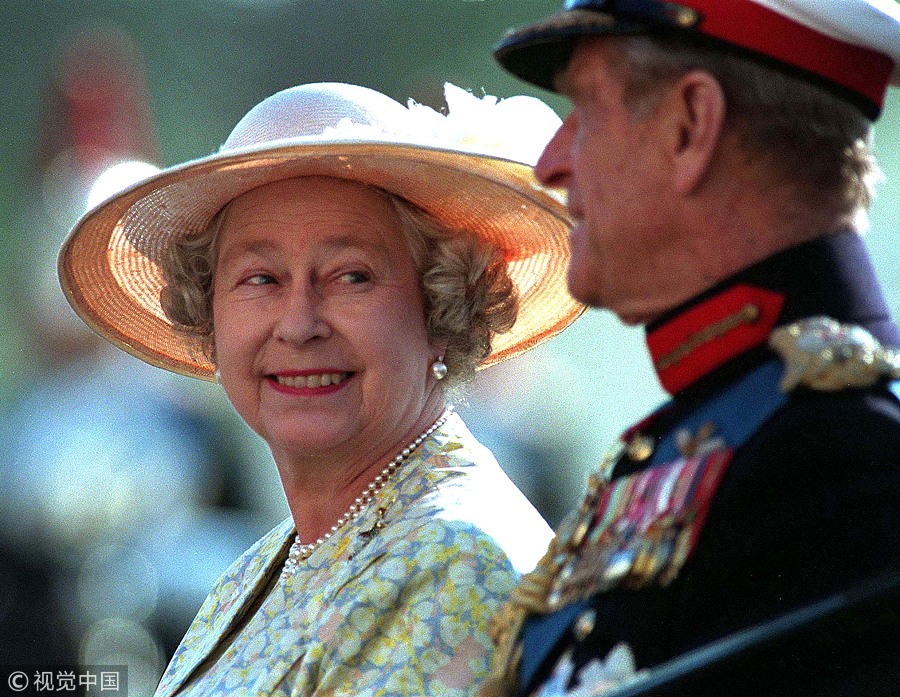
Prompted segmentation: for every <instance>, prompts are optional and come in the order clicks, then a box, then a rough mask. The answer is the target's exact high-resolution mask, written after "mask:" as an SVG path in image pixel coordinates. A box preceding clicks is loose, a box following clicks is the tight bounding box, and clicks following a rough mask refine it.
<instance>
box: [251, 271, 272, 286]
mask: <svg viewBox="0 0 900 697" xmlns="http://www.w3.org/2000/svg"><path fill="white" fill-rule="evenodd" d="M244 283H246V284H247V285H250V286H264V285H267V284H269V283H275V278H274V276H270V275H269V274H267V273H257V274H254V275H252V276H248V277H247V279H246V280H245V281H244Z"/></svg>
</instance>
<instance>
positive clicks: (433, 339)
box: [60, 83, 581, 696]
mask: <svg viewBox="0 0 900 697" xmlns="http://www.w3.org/2000/svg"><path fill="white" fill-rule="evenodd" d="M447 96H448V103H450V107H451V109H450V113H449V115H447V116H444V115H442V114H439V113H437V112H435V111H433V110H430V109H428V108H427V107H423V106H420V105H417V104H415V103H411V104H410V105H409V106H408V107H404V106H403V105H401V104H399V103H397V102H395V101H393V100H392V99H390V98H388V97H386V96H384V95H382V94H380V93H378V92H374V91H372V90H368V89H366V88H362V87H356V86H351V85H342V84H335V83H325V84H313V85H304V86H301V87H296V88H292V89H289V90H285V91H283V92H280V93H278V94H276V95H274V96H272V97H270V98H268V99H266V100H264V101H263V102H262V103H260V104H259V105H257V106H256V107H254V108H253V109H252V110H251V111H250V112H249V113H248V114H247V115H246V116H245V117H244V118H243V119H242V120H241V121H240V123H239V124H238V125H237V126H236V128H235V129H234V131H233V132H232V134H231V135H230V136H229V138H228V140H227V141H226V143H225V145H224V146H223V147H222V149H221V150H220V151H219V152H218V153H217V154H215V155H212V156H209V157H207V158H203V159H200V160H196V161H194V162H190V163H187V164H185V165H182V166H179V167H174V168H171V169H169V170H165V171H163V172H161V173H159V174H157V175H155V176H152V177H150V178H149V179H147V180H145V181H143V182H141V183H139V184H136V185H135V186H133V187H131V188H130V189H128V190H126V191H124V192H122V193H120V194H117V195H116V196H114V197H113V198H111V199H109V200H107V201H106V202H104V203H102V204H100V205H99V206H97V207H96V208H94V209H93V210H92V211H90V212H89V213H88V214H87V215H86V216H85V217H84V218H83V219H82V220H81V221H80V222H79V223H78V224H77V225H76V227H75V229H74V230H73V231H72V234H71V235H70V237H69V239H68V240H67V242H66V245H65V246H64V248H63V251H62V253H61V256H60V277H61V281H62V285H63V288H64V290H65V292H66V295H67V297H68V298H69V300H70V302H71V303H72V304H73V306H74V307H75V309H76V310H77V311H78V312H79V314H80V315H81V316H82V317H83V318H84V319H85V321H86V322H87V323H88V324H89V325H91V326H92V327H93V328H94V329H95V330H97V331H98V332H99V333H100V334H102V335H103V336H105V337H107V338H108V339H110V340H111V341H113V342H114V343H116V344H117V345H119V346H121V347H122V348H124V349H125V350H127V351H129V352H131V353H133V354H134V355H136V356H138V357H140V358H142V359H143V360H146V361H148V362H150V363H153V364H154V365H158V366H160V367H163V368H167V369H170V370H174V371H177V372H181V373H184V374H188V375H193V376H196V377H201V378H207V379H209V378H212V377H213V376H215V379H217V380H218V381H219V382H220V383H221V385H222V387H223V388H224V390H225V393H226V395H227V396H228V399H229V400H230V401H231V403H232V404H233V405H234V408H235V410H236V411H237V413H238V414H239V415H240V416H241V417H242V418H243V419H244V420H245V421H246V422H247V424H249V426H250V427H251V428H252V429H253V430H254V431H256V433H258V434H259V435H260V436H261V437H262V438H263V439H264V440H265V441H266V443H267V444H268V445H269V447H270V449H271V451H272V455H273V457H274V460H275V464H276V466H277V468H278V472H279V474H280V478H281V481H282V484H283V486H284V492H285V494H286V497H287V501H288V504H289V507H290V511H291V517H290V518H289V519H288V520H286V521H285V522H284V523H283V524H281V525H279V526H277V527H276V528H275V529H274V530H272V531H271V532H270V533H268V534H267V535H266V536H265V537H263V539H262V540H260V541H259V542H258V543H257V544H256V545H254V546H253V547H252V548H251V549H250V550H249V551H247V552H246V553H245V554H244V556H242V557H241V558H240V559H238V560H237V561H236V562H235V563H234V564H233V565H232V566H231V568H229V569H228V570H227V571H226V572H225V574H224V575H223V576H222V578H221V579H220V580H219V582H218V583H217V585H216V586H215V588H214V589H213V590H212V592H211V593H210V595H209V597H208V598H207V600H206V602H205V603H204V605H203V607H202V608H201V609H200V612H199V614H198V615H197V618H196V619H195V621H194V623H193V625H192V626H191V628H190V629H189V630H188V633H187V635H186V636H185V637H184V640H183V641H182V643H181V646H180V647H179V648H178V650H177V652H176V653H175V656H174V657H173V659H172V662H171V664H170V665H169V668H168V670H167V671H166V673H165V675H164V676H163V679H162V681H161V683H160V686H159V689H158V691H157V694H158V695H161V696H167V695H175V694H179V695H224V694H228V695H237V694H246V695H251V694H252V695H276V694H277V695H348V696H350V695H354V696H358V695H384V696H389V695H441V696H450V695H467V694H472V693H474V691H475V689H476V687H477V685H478V683H479V682H480V681H481V680H482V679H483V678H485V677H486V676H487V675H488V672H489V663H490V658H491V651H492V649H491V642H490V640H489V639H488V636H487V631H486V630H487V625H488V620H489V619H490V617H491V615H492V614H493V613H494V611H495V610H496V609H497V608H498V606H499V605H500V603H501V602H502V601H503V600H504V599H505V597H506V596H507V594H508V592H509V591H510V590H511V588H512V587H513V585H514V583H515V581H516V579H517V576H518V575H519V574H520V573H522V572H524V571H527V570H529V569H530V568H531V567H532V566H533V565H534V563H535V562H536V561H537V558H538V557H539V556H540V555H541V553H542V552H543V550H544V548H545V546H546V544H547V542H548V540H549V538H550V531H549V529H548V528H547V526H546V525H545V523H544V522H543V520H542V519H541V518H540V516H539V515H538V514H537V512H536V511H535V510H534V509H533V508H532V506H531V505H530V504H529V503H528V501H527V500H526V499H525V498H524V497H523V496H522V495H521V493H520V492H519V491H518V490H517V489H516V488H515V486H514V485H513V484H512V483H511V482H510V481H509V480H508V479H507V478H506V476H505V475H504V474H503V472H502V470H500V468H499V467H498V465H497V463H496V462H495V460H494V459H493V457H492V456H491V454H490V453H489V452H488V451H487V450H486V449H485V448H484V447H482V446H481V445H479V444H478V442H477V441H475V439H474V438H473V437H472V435H471V434H470V433H469V432H468V431H467V429H466V427H465V426H464V424H463V423H462V421H461V419H460V418H459V416H457V415H455V414H454V413H453V411H452V397H453V395H454V394H455V393H456V392H457V391H458V389H459V388H460V386H461V385H463V384H464V383H465V382H466V381H468V380H470V379H471V378H472V376H473V375H474V372H475V370H476V369H477V368H479V367H484V366H487V365H490V364H492V363H496V362H497V361H499V360H503V359H505V358H509V357H511V356H515V355H517V354H519V353H521V352H523V351H525V350H527V349H528V348H530V347H532V346H534V345H535V344H536V343H538V342H540V341H542V340H544V339H546V338H548V337H550V336H552V335H553V334H555V333H557V332H559V331H561V330H562V329H563V328H564V327H565V326H566V325H567V324H568V323H570V322H571V321H572V320H574V318H575V317H576V316H577V315H578V313H579V312H580V309H581V308H580V307H579V306H578V305H577V304H576V303H575V302H574V301H573V300H572V299H571V298H570V297H569V296H568V294H567V292H566V290H565V267H566V261H567V255H568V252H567V232H568V219H567V217H566V214H565V210H564V208H563V207H562V205H561V204H560V203H559V201H558V200H557V198H555V197H554V196H553V195H551V193H550V192H546V191H544V190H542V189H541V188H540V187H538V186H537V185H536V184H535V183H534V180H533V179H532V175H531V172H530V167H529V166H527V165H526V164H522V162H521V161H526V162H527V161H528V160H529V159H531V158H532V157H533V156H535V155H536V154H537V153H538V152H539V151H540V149H541V146H542V145H543V141H544V140H546V139H548V138H549V137H550V135H552V132H553V129H554V128H555V126H556V125H557V123H558V120H557V119H556V117H555V115H553V114H552V112H550V110H549V108H547V107H545V106H544V105H542V104H541V103H540V102H537V100H532V99H531V98H524V97H522V98H512V99H509V100H504V101H502V102H499V103H498V102H496V100H493V98H485V99H481V100H479V99H476V98H474V97H472V96H471V95H469V94H468V93H464V92H462V91H461V90H458V88H453V87H452V86H448V92H447ZM460 114H462V115H461V116H460ZM536 122H537V127H538V130H541V128H540V127H541V125H543V128H542V131H543V136H544V137H542V138H539V139H538V141H537V142H530V143H525V145H526V146H528V147H527V151H526V150H522V149H521V148H520V147H518V144H517V137H516V136H514V135H511V132H512V131H513V130H514V129H515V127H520V128H521V127H525V128H535V127H536ZM482 131H486V132H487V133H488V138H487V141H488V142H487V143H484V142H483V141H484V139H481V141H480V140H479V133H480V132H482ZM485 150H487V151H489V152H490V153H491V154H487V153H486V152H485ZM494 153H497V154H501V155H504V156H505V157H504V158H501V157H496V156H494ZM515 160H521V161H515ZM148 493H150V492H148Z"/></svg>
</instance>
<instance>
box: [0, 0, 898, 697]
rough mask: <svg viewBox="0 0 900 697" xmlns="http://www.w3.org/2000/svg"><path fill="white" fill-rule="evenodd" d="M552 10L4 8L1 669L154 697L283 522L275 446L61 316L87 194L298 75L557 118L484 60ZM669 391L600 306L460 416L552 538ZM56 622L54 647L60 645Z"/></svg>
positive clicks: (884, 134)
mask: <svg viewBox="0 0 900 697" xmlns="http://www.w3.org/2000/svg"><path fill="white" fill-rule="evenodd" d="M558 7H559V3H558V2H557V0H292V1H287V0H243V1H241V0H155V1H151V0H120V1H118V2H112V1H103V0H80V1H79V0H59V1H57V2H49V1H47V0H36V1H34V2H6V3H3V4H2V6H0V28H2V32H3V41H2V42H0V75H2V88H0V115H2V118H0V172H2V177H0V274H2V277H3V279H4V280H5V282H4V283H0V423H2V424H3V425H2V426H0V438H2V439H3V440H0V533H2V538H0V541H2V543H3V546H4V549H6V550H7V551H5V552H4V554H5V555H6V556H5V557H4V560H5V559H9V560H11V561H9V562H8V563H7V566H6V568H7V571H5V572H3V571H0V656H3V657H5V658H6V660H7V662H15V661H16V660H23V661H25V660H30V661H32V662H34V661H52V660H60V661H62V660H77V661H81V662H83V663H93V664H114V663H126V664H127V665H128V666H129V671H130V680H131V683H132V690H131V692H130V694H133V695H140V694H150V693H152V687H153V686H154V685H155V681H156V679H157V677H158V675H159V673H160V672H161V670H162V667H163V666H164V665H165V662H166V660H167V658H168V655H169V654H170V653H171V650H172V649H173V648H174V645H175V643H177V641H178V639H179V638H180V636H181V633H183V631H184V629H185V628H186V623H187V622H188V621H189V620H190V619H191V617H192V616H193V614H194V612H196V609H197V607H198V606H199V603H200V602H201V601H202V599H203V597H204V596H205V593H206V591H207V590H208V589H209V587H210V585H211V584H212V582H213V580H214V579H215V577H216V576H217V574H218V573H220V572H221V571H222V570H223V569H224V568H225V566H227V564H228V563H229V562H230V561H231V560H232V559H233V558H234V557H236V556H237V554H238V553H239V552H240V551H241V550H242V549H243V548H244V547H246V546H247V545H249V544H250V543H251V542H252V541H253V540H255V539H256V538H257V537H258V536H259V535H261V534H262V533H263V532H265V530H267V529H268V528H269V527H270V526H271V525H272V524H274V523H275V522H277V521H278V520H279V519H281V518H282V517H283V516H285V515H286V507H285V504H284V500H283V495H282V493H281V489H280V486H279V484H278V482H277V479H276V477H275V472H274V466H273V465H272V464H271V463H270V461H269V458H268V454H267V452H266V451H265V449H264V448H263V447H262V446H261V444H260V443H259V442H258V441H257V440H256V439H255V437H251V435H250V434H249V433H248V432H247V431H246V430H245V429H244V428H243V427H242V425H241V424H240V423H238V420H237V418H236V417H235V416H234V415H233V414H232V412H231V410H230V408H229V407H228V405H227V403H226V402H225V400H224V399H223V397H222V395H221V394H220V393H219V392H218V390H217V389H216V388H215V387H214V386H210V385H206V384H200V383H196V382H193V381H190V380H187V379H184V378H180V377H177V376H168V375H156V373H161V371H153V370H149V369H145V368H144V366H143V365H142V364H139V362H137V361H136V360H135V359H132V358H131V357H129V356H126V355H124V354H122V353H121V352H115V351H110V350H108V349H107V348H106V347H104V346H102V345H100V344H99V343H98V342H96V341H94V339H93V338H92V337H91V336H90V335H89V334H87V333H86V331H85V330H84V329H83V327H82V326H81V325H80V324H79V323H78V321H77V319H75V318H74V316H73V314H72V313H71V311H70V310H69V309H68V306H67V305H66V304H65V302H64V300H63V299H62V297H61V294H60V292H59V291H58V289H57V285H56V278H55V270H54V266H53V265H54V258H55V253H56V250H57V249H58V247H59V245H60V243H61V242H62V239H63V237H64V235H65V233H66V231H67V230H68V228H69V227H70V226H71V224H72V223H73V222H74V221H75V220H76V219H77V217H78V216H79V215H80V214H81V213H82V212H83V210H84V209H85V206H86V201H87V191H88V189H89V186H90V183H91V181H92V178H93V177H94V176H96V174H98V173H99V171H101V170H102V168H103V167H105V166H107V165H108V164H111V163H112V162H113V161H115V160H116V159H129V158H140V159H144V160H148V161H151V162H153V163H154V164H156V165H158V166H167V165H171V164H175V163H178V162H181V161H184V160H187V159H192V158H195V157H199V156H202V155H205V154H209V153H211V152H213V151H214V150H215V149H217V148H218V146H219V145H220V144H221V143H222V142H223V141H224V139H225V138H226V136H227V135H228V133H229V132H230V130H231V128H232V127H233V126H234V124H235V123H236V122H237V121H238V120H239V119H240V117H241V116H243V114H244V113H245V112H246V111H247V110H248V109H249V108H250V107H251V106H253V105H254V104H256V103H257V102H259V101H260V100H261V99H263V98H264V97H266V96H268V95H270V94H272V93H274V92H276V91H278V90H280V89H282V88H285V87H288V86H291V85H295V84H300V83H304V82H315V81H343V82H351V83H357V84H362V85H366V86H369V87H373V88H376V89H378V90H381V91H383V92H385V93H386V94H388V95H390V96H392V97H394V98H396V99H398V100H400V101H405V100H406V99H407V98H408V97H412V98H414V99H415V100H417V101H419V102H423V103H426V104H429V105H431V106H434V107H436V108H440V107H441V106H442V105H443V98H442V85H443V83H444V81H450V82H453V83H455V84H457V85H459V86H461V87H464V88H467V89H470V90H472V91H474V92H475V93H476V94H479V95H480V94H482V93H487V94H493V95H497V96H500V97H506V96H511V95H514V94H532V95H538V96H541V97H543V98H545V99H546V100H547V101H548V102H549V103H550V104H551V106H553V107H554V108H555V109H556V110H557V111H558V112H559V113H560V114H561V115H564V114H565V109H566V106H565V104H564V103H563V101H562V100H560V99H557V98H555V97H553V96H552V95H548V94H546V93H544V94H540V93H539V92H537V91H535V90H532V89H530V88H528V87H527V86H526V85H524V84H522V83H520V82H518V81H516V80H515V79H513V78H512V77H510V76H508V75H506V74H505V73H503V72H502V71H501V70H500V69H499V68H498V67H497V66H496V64H495V63H494V62H493V60H492V58H491V48H492V46H493V45H494V43H495V42H496V41H497V39H498V38H499V37H500V36H501V35H502V33H503V32H504V30H506V29H507V28H510V27H513V26H517V25H521V24H524V23H527V22H529V21H531V20H533V19H535V18H537V17H539V16H543V15H546V14H549V13H550V12H552V11H555V10H556V9H558ZM897 92H898V91H897V90H895V91H893V93H892V94H891V95H890V96H889V99H888V103H887V107H886V110H885V114H884V116H883V118H882V119H881V121H879V122H878V124H877V128H876V152H877V154H878V155H879V159H880V162H881V164H882V167H883V169H884V171H885V173H886V174H887V180H886V181H884V182H882V184H881V185H880V187H879V196H878V199H877V201H876V204H875V207H874V209H873V212H872V217H871V230H870V232H869V233H868V239H869V243H870V246H871V249H872V250H873V255H874V258H875V262H876V266H877V270H878V273H879V275H880V277H881V279H882V281H883V283H884V284H885V288H886V291H887V293H888V296H889V300H890V303H891V307H892V310H893V312H894V314H895V316H900V268H898V264H897V263H896V261H895V260H896V257H897V250H898V249H900V246H898V245H900V211H898V207H897V205H896V202H897V201H898V198H900V95H898V94H897ZM635 272H636V273H639V272H640V269H635ZM662 398H663V394H662V392H661V390H660V388H659V385H658V384H657V382H656V379H655V377H654V375H653V373H652V371H651V369H650V366H649V362H648V358H647V354H646V350H645V348H644V346H643V343H642V334H641V332H640V331H639V330H637V329H634V328H625V327H623V326H621V325H620V324H619V323H618V322H617V321H616V320H615V319H614V318H612V317H611V316H610V315H608V314H607V313H602V312H590V313H588V314H587V315H585V316H584V317H583V318H582V319H580V320H579V321H578V322H577V323H576V324H575V325H574V326H573V327H572V328H570V329H569V330H567V331H566V332H565V333H564V334H563V335H562V336H560V337H558V338H557V339H555V340H553V341H551V342H549V343H548V344H545V345H543V346H541V347H539V348H538V349H536V350H535V351H533V352H531V353H530V354H528V355H526V356H525V357H523V358H522V359H519V360H518V361H514V362H513V363H512V364H503V365H501V366H498V367H496V368H494V369H491V370H489V371H486V372H485V373H483V374H481V375H480V376H479V378H478V379H477V381H476V383H475V384H474V385H473V387H472V390H471V395H470V397H469V403H468V404H467V405H464V406H463V407H462V408H461V411H462V413H463V415H464V416H465V418H466V419H467V421H468V423H469V425H470V426H471V427H472V429H473V430H474V431H475V432H476V434H478V435H479V436H480V437H481V438H482V439H483V440H484V442H485V443H486V444H488V445H489V446H491V447H492V448H493V449H494V450H495V453H496V454H497V456H498V459H499V460H500V461H501V464H502V465H504V467H505V468H506V469H507V471H508V472H509V473H510V475H511V476H512V477H513V478H514V479H515V480H516V481H517V482H518V483H519V484H520V486H521V487H522V488H523V490H524V491H525V492H526V493H527V495H528V496H529V497H530V498H531V499H532V501H533V502H534V503H535V504H536V505H537V506H538V507H539V508H540V509H541V511H542V512H543V513H544V514H545V516H546V517H547V518H548V520H550V521H551V522H553V523H555V522H557V521H558V520H559V518H560V516H561V515H562V514H563V512H564V511H565V510H566V509H568V508H569V507H570V506H572V505H573V504H574V503H575V502H576V501H577V499H578V497H579V495H580V493H581V491H582V487H583V482H584V480H585V477H586V473H587V472H588V471H590V470H591V469H593V468H594V467H595V466H596V465H597V463H598V461H599V460H600V458H601V456H602V454H603V451H604V449H605V448H606V446H607V445H609V444H610V443H611V442H612V441H613V439H614V438H615V436H616V435H617V434H618V433H619V432H620V431H621V430H622V429H624V428H625V427H626V426H628V425H629V424H630V423H631V422H632V421H634V420H635V419H637V418H639V417H640V416H641V415H642V414H643V413H645V412H646V411H647V410H648V409H650V408H651V407H653V406H654V405H655V404H657V403H658V402H659V401H660V400H661V399H662ZM185 424H187V426H185ZM211 433H212V434H214V435H213V436H210V435H209V434H211ZM159 444H162V445H159ZM0 566H2V565H0ZM23 584H30V586H29V587H30V588H31V590H29V591H27V592H26V591H24V590H23V587H24V586H23ZM29 603H30V604H31V605H30V606H29ZM35 603H37V605H35ZM28 607H31V608H32V609H31V610H27V611H26V608H28ZM35 607H38V608H39V610H40V611H38V612H37V614H36V615H35V614H34V612H35V610H34V608H35ZM29 613H31V614H29ZM20 625H22V626H20ZM54 628H55V631H56V633H57V634H58V635H59V636H58V637H56V638H55V639H54V640H53V641H50V640H47V639H46V638H45V637H46V636H47V635H48V633H49V632H51V631H54ZM17 632H18V633H17ZM3 636H6V641H7V644H4V643H3V641H4V639H3V638H2V637H3ZM2 662H3V661H0V663H2Z"/></svg>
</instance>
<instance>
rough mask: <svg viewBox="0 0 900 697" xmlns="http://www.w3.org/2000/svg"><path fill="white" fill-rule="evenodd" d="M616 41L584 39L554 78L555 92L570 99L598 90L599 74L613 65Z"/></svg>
mask: <svg viewBox="0 0 900 697" xmlns="http://www.w3.org/2000/svg"><path fill="white" fill-rule="evenodd" d="M613 43H614V40H613V39H611V38H610V37H597V36H591V37H584V38H581V39H578V40H577V41H576V42H575V45H574V46H573V48H572V53H571V56H570V57H569V60H568V61H567V62H566V65H565V66H564V67H563V68H562V69H560V70H559V71H557V73H556V75H555V76H554V78H553V90H554V91H555V92H557V93H559V94H561V95H563V96H564V97H569V98H570V99H571V98H572V97H574V96H575V95H577V94H583V93H585V92H590V91H593V89H595V88H596V85H597V80H598V77H599V72H600V71H603V70H605V69H607V68H609V67H610V66H611V65H612V56H613V51H614V50H615V48H614V46H613Z"/></svg>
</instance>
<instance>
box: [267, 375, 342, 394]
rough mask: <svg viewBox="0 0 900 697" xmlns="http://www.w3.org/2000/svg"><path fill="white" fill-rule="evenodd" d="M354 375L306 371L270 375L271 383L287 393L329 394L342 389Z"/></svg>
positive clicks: (278, 389)
mask: <svg viewBox="0 0 900 697" xmlns="http://www.w3.org/2000/svg"><path fill="white" fill-rule="evenodd" d="M352 375H353V373H351V372H340V371H322V372H310V371H304V372H303V374H287V373H280V374H275V375H269V376H268V379H269V383H270V384H271V385H272V387H273V388H275V389H276V390H277V391H279V392H284V393H286V394H304V395H311V394H328V393H331V392H335V391H336V390H339V389H341V388H342V387H343V386H344V384H345V383H346V382H347V380H349V379H350V377H351V376H352Z"/></svg>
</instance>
